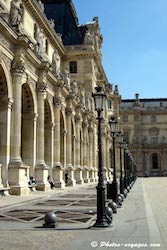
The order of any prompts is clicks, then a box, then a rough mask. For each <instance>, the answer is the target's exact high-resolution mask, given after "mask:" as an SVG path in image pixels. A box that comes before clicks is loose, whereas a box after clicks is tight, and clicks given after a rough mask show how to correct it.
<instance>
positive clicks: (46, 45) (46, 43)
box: [45, 39, 48, 54]
mask: <svg viewBox="0 0 167 250" xmlns="http://www.w3.org/2000/svg"><path fill="white" fill-rule="evenodd" d="M45 53H46V54H48V40H47V39H46V40H45Z"/></svg>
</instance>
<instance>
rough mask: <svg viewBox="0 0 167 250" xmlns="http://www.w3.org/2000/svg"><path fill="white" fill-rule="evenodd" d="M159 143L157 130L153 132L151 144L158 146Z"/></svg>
mask: <svg viewBox="0 0 167 250" xmlns="http://www.w3.org/2000/svg"><path fill="white" fill-rule="evenodd" d="M157 142H158V133H157V131H156V130H153V131H151V143H152V144H156V143H157Z"/></svg>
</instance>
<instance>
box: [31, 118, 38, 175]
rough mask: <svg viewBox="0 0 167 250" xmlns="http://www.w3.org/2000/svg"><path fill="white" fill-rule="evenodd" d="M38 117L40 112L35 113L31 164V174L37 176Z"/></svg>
mask: <svg viewBox="0 0 167 250" xmlns="http://www.w3.org/2000/svg"><path fill="white" fill-rule="evenodd" d="M37 119H38V114H37V113H34V115H33V149H32V166H30V176H35V164H36V152H37V147H36V146H37V138H36V136H37Z"/></svg>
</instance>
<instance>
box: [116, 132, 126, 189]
mask: <svg viewBox="0 0 167 250" xmlns="http://www.w3.org/2000/svg"><path fill="white" fill-rule="evenodd" d="M117 140H118V142H119V154H120V155H119V156H120V194H124V179H123V170H122V147H123V132H122V131H119V132H118V133H117Z"/></svg>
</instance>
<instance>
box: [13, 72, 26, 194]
mask: <svg viewBox="0 0 167 250" xmlns="http://www.w3.org/2000/svg"><path fill="white" fill-rule="evenodd" d="M23 80H24V70H19V69H18V70H15V71H14V72H13V98H14V104H13V111H12V113H13V114H12V118H13V119H12V141H11V161H10V164H9V185H10V194H14V195H27V194H28V193H29V189H28V168H29V167H28V166H26V165H24V164H23V162H22V159H21V115H22V83H23Z"/></svg>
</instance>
